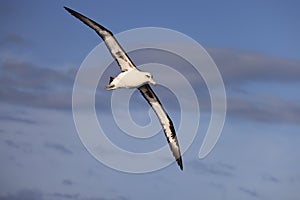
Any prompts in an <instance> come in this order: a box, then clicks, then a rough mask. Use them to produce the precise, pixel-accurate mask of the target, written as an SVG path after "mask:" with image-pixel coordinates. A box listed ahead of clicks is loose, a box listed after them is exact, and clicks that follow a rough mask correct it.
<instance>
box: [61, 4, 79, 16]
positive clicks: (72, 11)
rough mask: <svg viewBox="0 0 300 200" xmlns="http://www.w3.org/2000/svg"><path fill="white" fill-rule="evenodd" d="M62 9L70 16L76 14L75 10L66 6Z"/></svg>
mask: <svg viewBox="0 0 300 200" xmlns="http://www.w3.org/2000/svg"><path fill="white" fill-rule="evenodd" d="M64 9H66V10H67V11H68V12H69V13H71V14H72V15H75V14H78V13H77V12H76V11H75V10H72V9H71V8H68V7H66V6H64Z"/></svg>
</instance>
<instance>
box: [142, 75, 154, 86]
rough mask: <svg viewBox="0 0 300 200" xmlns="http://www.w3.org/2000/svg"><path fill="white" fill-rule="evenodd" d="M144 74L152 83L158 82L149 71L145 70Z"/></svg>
mask: <svg viewBox="0 0 300 200" xmlns="http://www.w3.org/2000/svg"><path fill="white" fill-rule="evenodd" d="M144 75H145V78H146V80H147V81H148V82H149V83H152V84H153V85H155V84H156V82H155V81H154V80H153V76H152V75H151V74H150V73H149V72H145V73H144Z"/></svg>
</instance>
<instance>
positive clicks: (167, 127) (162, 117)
mask: <svg viewBox="0 0 300 200" xmlns="http://www.w3.org/2000/svg"><path fill="white" fill-rule="evenodd" d="M139 90H140V92H141V93H142V95H143V97H144V98H145V99H146V100H147V102H148V103H149V104H150V106H151V107H152V109H153V110H154V112H155V113H156V115H157V117H158V119H159V121H160V124H161V125H162V127H163V129H164V133H165V136H166V138H167V140H168V143H169V146H170V149H171V151H172V153H173V156H174V157H175V159H176V161H177V164H178V165H179V167H180V169H181V170H183V165H182V159H181V153H180V148H179V144H178V140H177V137H176V133H175V129H174V126H173V122H172V121H171V119H170V117H169V116H168V114H167V113H166V111H165V110H164V108H163V107H162V105H161V103H160V101H159V99H158V98H157V96H156V95H155V93H154V92H153V90H152V89H151V87H150V85H149V84H146V85H143V86H141V87H139Z"/></svg>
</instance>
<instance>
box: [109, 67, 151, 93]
mask: <svg viewBox="0 0 300 200" xmlns="http://www.w3.org/2000/svg"><path fill="white" fill-rule="evenodd" d="M148 82H149V83H152V84H154V85H155V84H156V83H155V81H154V80H153V78H152V75H151V74H150V73H148V72H142V71H140V70H138V69H136V68H135V69H130V70H128V71H125V72H121V73H120V74H119V75H118V76H117V77H115V78H113V77H111V80H110V83H109V85H108V86H106V87H105V89H106V90H114V89H118V88H129V89H132V88H139V87H140V86H142V85H145V84H146V83H148Z"/></svg>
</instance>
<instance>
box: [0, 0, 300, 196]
mask: <svg viewBox="0 0 300 200" xmlns="http://www.w3.org/2000/svg"><path fill="white" fill-rule="evenodd" d="M63 6H68V7H70V8H73V9H75V10H77V11H79V12H81V13H83V14H85V15H86V16H89V17H91V18H92V19H94V20H95V21H97V22H99V23H101V24H103V25H104V26H106V27H108V28H109V29H110V30H111V31H112V32H114V33H119V32H122V31H126V30H129V29H132V28H138V27H147V26H151V27H164V28H170V29H174V30H177V31H180V32H182V33H184V34H186V35H188V36H190V37H191V38H193V39H194V40H196V41H197V42H199V43H200V44H201V45H203V46H204V47H205V48H206V49H207V51H208V52H209V53H210V55H211V56H212V58H213V59H214V61H215V62H216V64H217V66H218V68H219V70H220V72H221V74H222V77H223V79H224V83H225V87H226V92H227V100H228V112H227V118H226V122H225V126H224V130H223V133H222V136H221V138H220V140H219V142H218V143H217V145H216V147H215V148H214V150H213V152H211V154H210V155H209V156H208V157H206V158H205V159H203V160H199V159H198V158H197V155H198V151H199V147H200V145H201V143H202V140H203V134H204V132H205V129H206V128H207V123H208V122H207V119H208V118H209V117H207V116H209V111H208V109H207V108H208V107H209V104H208V103H207V98H208V95H207V92H205V88H204V87H203V86H202V87H203V92H202V90H201V91H200V92H199V93H197V96H198V98H199V99H200V100H199V101H200V102H201V104H200V106H202V107H204V108H206V109H204V113H203V115H202V116H203V118H201V120H202V121H201V123H200V128H199V131H198V135H197V137H196V139H195V141H194V142H193V144H192V146H191V148H190V149H189V150H188V151H187V152H186V153H185V154H184V167H185V169H184V171H183V172H180V171H179V170H178V167H177V166H176V165H175V164H172V165H171V166H169V167H166V168H164V169H162V170H160V171H157V172H153V173H148V174H140V175H137V174H126V173H122V172H118V171H115V170H112V169H110V168H108V167H106V166H104V165H103V164H101V163H100V162H98V161H97V160H95V159H94V158H93V157H92V156H91V155H90V154H89V153H88V152H87V151H86V149H85V148H84V146H83V144H82V143H81V142H80V140H79V137H78V135H77V132H76V129H75V125H74V122H73V118H72V112H71V95H72V85H73V82H74V78H75V74H76V71H77V70H78V68H79V66H80V64H81V62H82V61H83V59H84V58H85V57H86V56H87V54H88V53H89V52H90V51H91V50H92V49H93V48H94V47H95V46H96V45H98V44H99V43H100V42H102V41H101V39H100V38H99V37H98V36H97V35H96V34H95V33H94V32H93V31H91V30H90V29H89V28H88V27H86V26H84V25H82V24H81V23H79V22H78V20H76V19H75V18H74V17H72V16H70V15H69V14H68V13H67V12H66V11H65V10H64V9H63ZM299 7H300V4H299V2H298V1H243V2H242V1H184V2H178V3H177V2H176V3H175V2H173V1H163V2H162V1H147V2H140V1H130V3H127V4H124V2H122V3H121V2H117V1H113V2H109V1H107V2H104V3H103V2H99V3H98V2H95V1H90V0H88V1H83V0H80V1H76V2H75V1H74V2H72V1H67V0H63V1H58V0H54V1H47V2H44V1H37V0H35V1H33V0H29V1H20V0H19V1H17V0H12V1H9V0H4V1H1V7H0V16H1V17H0V23H1V31H0V144H1V145H0V159H1V162H0V200H2V199H63V200H64V199H76V200H77V199H80V200H81V199H101V200H108V199H110V200H112V199H162V198H168V199H170V198H173V199H182V198H186V199H201V198H202V199H230V200H231V199H290V200H293V199H298V198H299V196H300V193H299V189H298V188H299V186H300V170H299V169H300V157H299V153H298V152H300V147H299V142H300V135H299V130H300V129H299V122H300V104H299V99H300V93H299V86H300V82H299V80H300V79H299V77H300V60H299V58H300V55H299V52H300V40H299V35H300V24H299V18H300V13H299V12H298V11H299ZM99 57H100V55H99ZM157 82H159V80H157ZM201 83H202V82H201V81H199V82H198V83H197V82H196V83H195V84H196V86H199V87H200V88H201V89H202V87H201ZM197 84H198V85H197ZM155 89H156V91H157V95H158V96H159V97H160V98H161V101H162V102H166V101H168V98H170V93H163V91H164V90H163V89H161V88H159V87H157V88H155ZM97 95H98V96H97V98H99V101H98V103H99V104H97V106H99V107H100V108H102V107H101V105H102V106H103V105H104V103H107V102H105V101H104V100H105V99H107V98H109V97H110V93H108V92H106V91H103V92H99V94H97ZM136 96H137V95H136ZM171 96H172V95H171ZM102 98H103V99H104V100H101V99H102ZM133 100H134V102H132V103H136V102H137V103H139V104H141V106H140V108H139V109H144V108H145V109H146V108H147V104H143V102H142V99H141V98H139V97H136V98H134V99H133ZM165 106H166V109H167V110H168V111H169V112H170V115H171V117H173V118H174V122H175V123H176V124H177V123H178V120H179V119H178V116H179V115H180V113H178V112H177V111H176V108H178V105H177V104H176V103H174V104H172V103H171V104H168V103H167V104H166V105H165ZM139 109H136V110H134V109H133V111H132V114H133V118H138V117H140V113H141V112H140V110H139ZM134 116H138V117H134ZM109 119H110V116H109V115H107V116H106V115H105V116H104V117H103V121H104V123H106V125H107V128H108V129H110V128H111V129H112V130H113V132H114V133H116V134H122V133H121V132H120V130H118V128H117V127H115V124H111V127H110V124H109ZM142 121H143V120H142ZM179 134H180V133H179ZM110 137H111V138H112V140H114V141H115V142H116V143H120V144H121V145H122V147H124V148H126V145H128V146H129V147H128V148H129V149H131V148H132V149H135V146H134V145H137V149H138V150H140V148H142V147H143V146H144V144H145V143H146V142H143V143H142V144H140V143H138V142H137V141H135V140H133V141H130V138H125V142H124V141H123V142H122V141H118V137H117V136H115V135H111V136H110ZM161 139H162V140H161ZM126 142H129V143H128V144H127V143H126ZM151 142H152V143H153V146H147V148H150V149H151V148H153V147H157V146H160V145H163V142H164V140H163V137H160V138H156V139H153V140H152V141H151Z"/></svg>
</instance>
